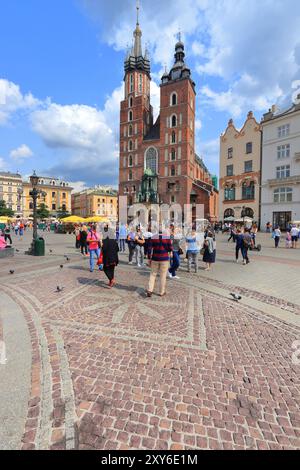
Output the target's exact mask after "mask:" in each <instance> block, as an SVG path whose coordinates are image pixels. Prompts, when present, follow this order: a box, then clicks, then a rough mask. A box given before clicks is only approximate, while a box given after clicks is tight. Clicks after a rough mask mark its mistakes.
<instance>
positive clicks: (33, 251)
mask: <svg viewBox="0 0 300 470" xmlns="http://www.w3.org/2000/svg"><path fill="white" fill-rule="evenodd" d="M29 179H30V183H31V186H32V190H31V191H30V193H29V195H30V196H31V197H32V201H33V235H32V242H31V247H30V248H29V251H28V254H29V255H34V256H40V255H42V254H44V248H43V250H42V252H41V251H40V252H38V250H37V249H36V245H37V239H38V233H37V199H38V197H40V195H43V194H44V193H43V191H41V190H39V189H37V186H38V183H39V177H38V176H37V174H36V172H35V171H34V172H33V174H32V175H31V176H30V178H29Z"/></svg>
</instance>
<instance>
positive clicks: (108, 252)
mask: <svg viewBox="0 0 300 470" xmlns="http://www.w3.org/2000/svg"><path fill="white" fill-rule="evenodd" d="M118 252H119V245H118V243H117V241H116V240H115V237H114V234H113V233H112V231H109V230H108V231H107V236H106V238H104V240H103V243H102V255H103V271H104V273H105V275H106V277H107V279H108V280H109V284H108V285H109V287H110V288H112V287H113V286H114V285H115V284H116V281H115V268H116V266H117V265H118V264H119V256H118Z"/></svg>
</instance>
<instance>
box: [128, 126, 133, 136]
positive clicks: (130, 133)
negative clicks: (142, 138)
mask: <svg viewBox="0 0 300 470" xmlns="http://www.w3.org/2000/svg"><path fill="white" fill-rule="evenodd" d="M128 135H129V136H131V135H132V125H131V124H130V126H129V128H128Z"/></svg>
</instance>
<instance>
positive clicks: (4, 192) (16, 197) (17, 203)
mask: <svg viewBox="0 0 300 470" xmlns="http://www.w3.org/2000/svg"><path fill="white" fill-rule="evenodd" d="M0 201H5V203H6V207H7V208H9V209H12V210H13V211H14V213H15V216H22V215H23V185H22V177H21V175H19V174H18V173H10V172H0Z"/></svg>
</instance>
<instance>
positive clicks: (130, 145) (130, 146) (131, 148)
mask: <svg viewBox="0 0 300 470" xmlns="http://www.w3.org/2000/svg"><path fill="white" fill-rule="evenodd" d="M129 150H130V151H131V150H133V142H132V140H130V141H129Z"/></svg>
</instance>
